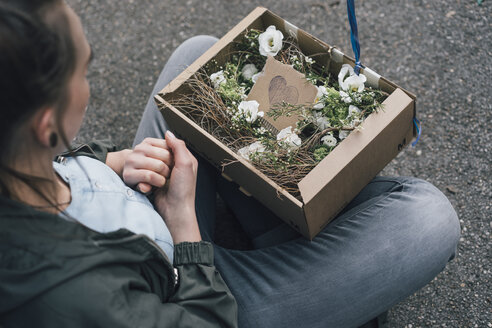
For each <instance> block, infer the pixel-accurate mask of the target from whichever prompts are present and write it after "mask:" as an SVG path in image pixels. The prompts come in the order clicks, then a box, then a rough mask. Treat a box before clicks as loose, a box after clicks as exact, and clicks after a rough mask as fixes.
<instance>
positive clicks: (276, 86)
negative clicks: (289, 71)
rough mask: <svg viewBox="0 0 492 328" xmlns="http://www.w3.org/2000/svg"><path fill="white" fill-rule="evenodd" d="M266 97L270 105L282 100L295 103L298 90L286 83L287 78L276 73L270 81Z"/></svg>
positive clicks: (297, 97) (297, 98)
mask: <svg viewBox="0 0 492 328" xmlns="http://www.w3.org/2000/svg"><path fill="white" fill-rule="evenodd" d="M268 98H269V100H270V106H272V105H275V104H280V103H282V102H286V103H288V104H291V105H296V104H297V102H298V100H299V91H298V90H297V88H296V87H295V86H292V85H287V80H286V79H285V78H284V77H283V76H281V75H277V76H275V77H274V78H273V79H272V80H271V81H270V86H269V87H268Z"/></svg>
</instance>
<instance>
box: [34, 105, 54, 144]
mask: <svg viewBox="0 0 492 328" xmlns="http://www.w3.org/2000/svg"><path fill="white" fill-rule="evenodd" d="M31 127H32V129H33V132H34V137H35V139H36V141H37V142H39V143H40V144H41V145H43V146H45V147H47V148H49V147H53V146H52V145H51V143H52V141H51V140H50V138H52V135H53V134H54V133H55V134H56V133H57V129H56V126H55V110H54V109H53V108H52V107H48V108H45V109H42V110H40V111H39V112H38V113H37V114H36V115H35V116H34V119H33V122H32V125H31Z"/></svg>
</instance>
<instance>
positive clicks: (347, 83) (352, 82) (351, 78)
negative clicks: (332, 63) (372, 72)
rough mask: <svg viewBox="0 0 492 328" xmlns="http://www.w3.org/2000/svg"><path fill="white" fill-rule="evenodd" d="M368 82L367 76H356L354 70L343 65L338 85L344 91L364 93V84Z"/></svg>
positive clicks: (347, 65)
mask: <svg viewBox="0 0 492 328" xmlns="http://www.w3.org/2000/svg"><path fill="white" fill-rule="evenodd" d="M347 75H348V77H347ZM366 81H367V78H366V76H365V75H364V74H359V75H356V74H355V73H354V69H353V68H352V66H350V65H349V64H343V65H342V68H341V69H340V72H339V73H338V84H339V85H340V88H342V90H344V91H348V90H352V91H357V92H362V91H364V82H366Z"/></svg>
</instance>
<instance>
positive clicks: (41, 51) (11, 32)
mask: <svg viewBox="0 0 492 328" xmlns="http://www.w3.org/2000/svg"><path fill="white" fill-rule="evenodd" d="M63 5H64V2H63V0H44V1H43V0H0V193H1V194H2V195H4V196H7V197H12V196H13V195H11V191H10V190H9V188H8V185H7V183H6V180H7V178H8V180H9V181H10V179H12V178H15V179H18V180H21V181H23V182H24V183H26V184H27V185H29V186H31V187H32V188H33V190H34V191H35V192H37V193H38V194H39V195H40V196H42V197H43V198H44V199H46V200H47V201H49V202H50V203H52V202H51V201H50V199H49V198H48V197H46V196H45V195H44V193H43V192H41V190H39V188H36V184H37V183H36V180H39V177H33V176H28V175H25V174H22V173H20V172H17V171H16V170H15V169H14V168H12V167H11V166H10V165H9V164H10V161H11V160H12V159H13V156H14V155H15V151H16V150H17V149H16V145H14V144H13V142H12V141H11V140H12V136H13V135H15V133H16V132H17V131H19V128H20V126H22V124H24V123H25V122H27V120H28V119H29V118H30V117H32V116H33V115H34V114H35V113H36V111H37V110H39V109H41V108H46V107H48V106H52V107H54V108H55V113H56V114H55V115H56V116H55V117H56V122H57V123H56V124H58V131H59V136H60V138H61V140H62V142H63V143H64V144H65V146H67V148H69V145H68V141H67V140H66V137H65V136H64V134H63V129H61V118H62V116H63V114H64V111H65V108H66V105H67V103H68V85H69V80H70V77H71V76H72V75H73V73H74V71H75V64H76V51H75V46H74V44H73V41H72V36H71V33H70V24H69V21H68V17H67V16H66V14H65V12H64V11H63V10H61V8H62V6H63Z"/></svg>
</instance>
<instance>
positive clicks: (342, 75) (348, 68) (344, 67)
mask: <svg viewBox="0 0 492 328" xmlns="http://www.w3.org/2000/svg"><path fill="white" fill-rule="evenodd" d="M347 74H348V76H352V75H354V74H355V73H354V69H353V68H352V66H350V65H349V64H343V65H342V68H341V69H340V72H339V73H338V84H339V85H340V87H342V84H343V80H345V77H346V76H347Z"/></svg>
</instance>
